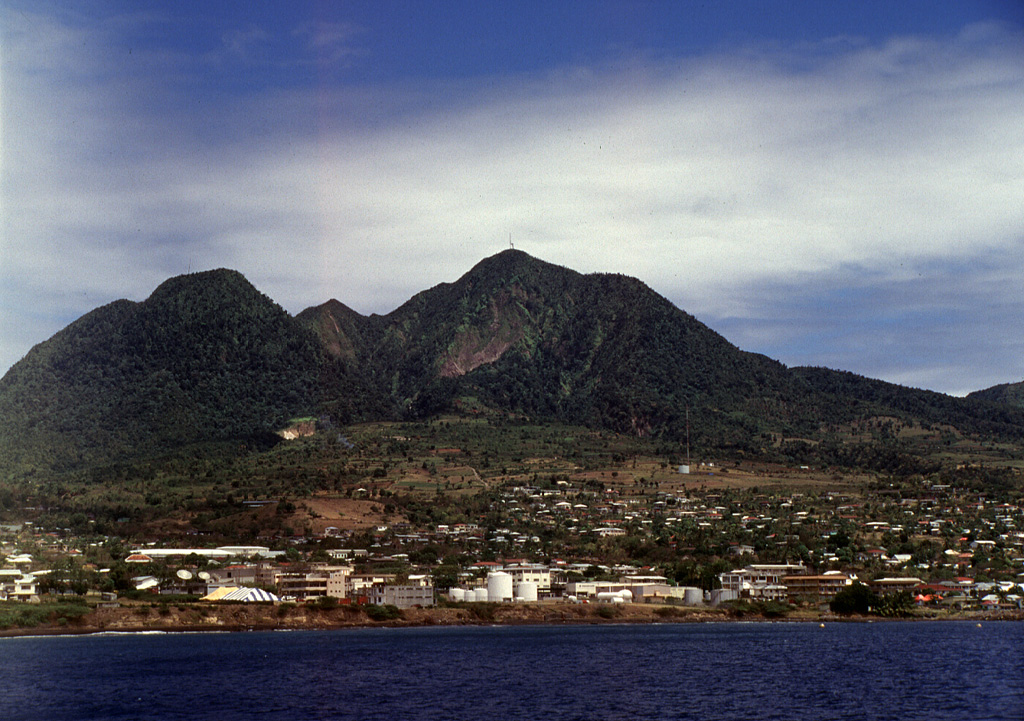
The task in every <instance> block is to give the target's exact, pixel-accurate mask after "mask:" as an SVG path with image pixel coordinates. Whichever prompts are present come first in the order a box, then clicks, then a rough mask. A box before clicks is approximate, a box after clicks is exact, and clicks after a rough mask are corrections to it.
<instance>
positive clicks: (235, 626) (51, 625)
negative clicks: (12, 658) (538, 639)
mask: <svg viewBox="0 0 1024 721" xmlns="http://www.w3.org/2000/svg"><path fill="white" fill-rule="evenodd" d="M372 613H373V612H372V611H371V612H369V613H368V610H367V608H365V607H358V606H337V607H334V608H322V607H319V606H315V605H312V604H311V605H307V606H303V605H291V604H276V605H274V604H241V603H238V604H199V603H186V604H137V605H126V606H122V607H119V608H96V609H93V610H91V611H89V612H88V613H86V614H84V615H82V616H81V617H79V618H77V619H65V620H63V621H61V622H57V621H54V622H48V623H45V624H42V625H38V626H34V627H31V628H19V627H12V628H7V629H0V637H11V636H42V635H72V634H94V633H111V632H113V633H145V632H167V633H175V632H177V633H184V632H190V633H196V632H211V631H214V632H230V631H238V632H240V631H284V630H288V631H300V630H333V629H352V628H374V627H391V628H401V627H427V626H479V625H486V626H493V625H545V624H546V625H574V624H609V623H611V624H623V623H713V622H734V621H745V622H751V621H776V622H815V623H824V622H840V621H841V622H847V621H851V620H852V621H878V620H882V619H879V618H877V617H838V616H834V615H832V614H827V613H818V612H814V611H797V612H792V613H789V614H786V615H784V616H773V617H766V616H764V615H761V614H755V613H742V614H739V613H737V612H736V611H735V610H728V609H706V608H689V607H679V606H658V605H646V604H622V605H614V606H612V605H604V604H569V603H561V602H552V603H539V604H455V605H448V606H438V607H433V608H410V609H406V610H404V611H402V612H400V614H398V615H396V616H395V617H393V618H380V617H379V616H377V617H376V618H375V617H374V615H371V614H372ZM934 619H940V620H962V621H1021V620H1024V611H999V612H983V613H982V612H977V613H955V614H941V615H933V616H914V617H911V618H909V619H907V620H934Z"/></svg>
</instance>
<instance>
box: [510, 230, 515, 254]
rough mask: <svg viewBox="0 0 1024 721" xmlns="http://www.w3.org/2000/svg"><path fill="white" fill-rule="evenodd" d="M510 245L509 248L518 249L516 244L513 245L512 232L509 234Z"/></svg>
mask: <svg viewBox="0 0 1024 721" xmlns="http://www.w3.org/2000/svg"><path fill="white" fill-rule="evenodd" d="M508 247H509V250H515V249H516V247H515V246H514V245H512V233H511V232H510V233H509V234H508Z"/></svg>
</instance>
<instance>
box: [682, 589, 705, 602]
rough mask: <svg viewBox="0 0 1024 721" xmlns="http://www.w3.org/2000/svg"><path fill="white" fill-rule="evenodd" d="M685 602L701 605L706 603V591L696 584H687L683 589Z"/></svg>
mask: <svg viewBox="0 0 1024 721" xmlns="http://www.w3.org/2000/svg"><path fill="white" fill-rule="evenodd" d="M683 603H684V604H686V605H687V606H701V605H703V604H704V591H702V590H701V589H699V588H696V587H694V586H687V587H685V588H684V589H683Z"/></svg>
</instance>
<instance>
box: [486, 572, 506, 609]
mask: <svg viewBox="0 0 1024 721" xmlns="http://www.w3.org/2000/svg"><path fill="white" fill-rule="evenodd" d="M487 600H488V601H490V602H492V603H503V602H505V601H511V600H512V576H511V575H509V574H507V573H505V572H504V571H495V572H494V573H488V574H487Z"/></svg>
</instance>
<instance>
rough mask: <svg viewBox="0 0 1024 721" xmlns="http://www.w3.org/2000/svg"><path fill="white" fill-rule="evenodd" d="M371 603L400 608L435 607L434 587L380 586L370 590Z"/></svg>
mask: <svg viewBox="0 0 1024 721" xmlns="http://www.w3.org/2000/svg"><path fill="white" fill-rule="evenodd" d="M369 601H370V603H372V604H374V605H377V606H397V607H398V608H413V607H414V606H423V607H426V606H433V605H434V587H433V586H418V585H417V586H413V585H408V586H405V585H403V586H388V585H383V584H378V585H375V586H372V587H371V588H370V589H369Z"/></svg>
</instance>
